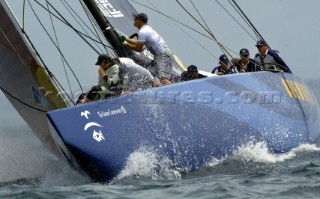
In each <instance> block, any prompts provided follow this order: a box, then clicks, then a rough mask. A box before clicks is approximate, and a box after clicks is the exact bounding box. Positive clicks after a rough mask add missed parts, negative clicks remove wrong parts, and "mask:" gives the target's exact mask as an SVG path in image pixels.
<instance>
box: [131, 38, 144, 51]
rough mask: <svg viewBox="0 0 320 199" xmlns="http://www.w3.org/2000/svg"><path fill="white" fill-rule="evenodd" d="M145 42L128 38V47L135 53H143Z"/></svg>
mask: <svg viewBox="0 0 320 199" xmlns="http://www.w3.org/2000/svg"><path fill="white" fill-rule="evenodd" d="M144 43H145V42H142V41H138V40H135V39H130V38H127V46H128V47H129V48H131V49H132V50H134V51H141V50H142V48H143V46H144Z"/></svg>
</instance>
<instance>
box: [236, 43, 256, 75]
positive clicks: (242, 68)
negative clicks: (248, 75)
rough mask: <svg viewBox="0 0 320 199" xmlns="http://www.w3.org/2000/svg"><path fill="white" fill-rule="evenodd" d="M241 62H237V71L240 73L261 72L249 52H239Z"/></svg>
mask: <svg viewBox="0 0 320 199" xmlns="http://www.w3.org/2000/svg"><path fill="white" fill-rule="evenodd" d="M239 55H240V60H239V61H237V64H236V65H237V69H238V71H239V72H253V71H260V70H261V69H260V67H259V66H258V65H257V64H256V62H255V61H254V60H253V59H251V58H250V53H249V50H248V49H246V48H242V49H241V50H240V52H239Z"/></svg>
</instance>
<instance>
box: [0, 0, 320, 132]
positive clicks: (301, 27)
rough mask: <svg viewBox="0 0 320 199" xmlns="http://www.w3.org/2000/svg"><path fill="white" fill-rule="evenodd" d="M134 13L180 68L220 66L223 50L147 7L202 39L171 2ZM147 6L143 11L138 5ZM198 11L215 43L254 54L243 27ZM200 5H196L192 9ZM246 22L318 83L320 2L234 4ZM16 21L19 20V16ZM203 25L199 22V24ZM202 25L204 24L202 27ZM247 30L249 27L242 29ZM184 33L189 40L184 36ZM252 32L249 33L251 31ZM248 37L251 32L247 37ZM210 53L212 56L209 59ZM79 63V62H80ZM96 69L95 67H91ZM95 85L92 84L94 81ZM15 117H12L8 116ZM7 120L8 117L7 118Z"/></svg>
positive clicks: (203, 1) (205, 8) (152, 0)
mask: <svg viewBox="0 0 320 199" xmlns="http://www.w3.org/2000/svg"><path fill="white" fill-rule="evenodd" d="M180 1H181V2H184V4H185V5H186V6H187V7H188V9H189V10H190V11H191V12H192V13H193V15H194V16H195V17H196V18H198V19H200V17H199V15H198V14H197V13H196V12H195V10H194V8H192V7H191V6H190V1H186V0H180ZM8 2H9V3H10V5H11V6H12V9H14V10H15V11H19V10H21V9H20V7H19V6H18V5H17V1H16V0H8ZM130 2H131V3H132V5H133V6H134V7H135V8H136V9H137V10H138V12H145V13H147V14H148V16H149V24H150V25H151V26H152V27H153V28H154V29H156V30H157V31H158V32H159V33H160V34H161V35H162V36H163V38H164V39H165V40H166V42H167V43H168V45H169V47H170V48H171V49H172V51H174V53H175V54H176V55H177V56H178V57H179V58H180V59H181V60H182V61H183V62H184V64H185V65H187V66H188V65H190V64H194V65H197V66H198V67H199V68H200V69H202V70H206V71H211V70H212V68H213V67H214V66H216V65H217V64H218V61H217V59H216V58H217V57H219V56H220V55H221V53H222V52H221V50H220V49H219V48H218V47H217V45H216V43H215V42H214V41H212V40H209V39H207V38H205V37H203V36H201V35H199V34H198V33H195V32H193V31H191V30H190V29H188V28H185V27H183V26H182V28H183V29H184V31H182V30H181V29H179V28H178V27H177V26H176V25H175V23H173V22H172V20H170V19H168V18H167V17H165V16H162V15H160V14H159V13H156V12H154V11H152V10H151V9H149V8H147V7H152V8H155V7H156V8H158V9H159V10H160V12H163V13H164V14H166V15H169V16H171V17H173V18H175V19H177V20H178V21H180V22H182V23H184V24H187V25H188V26H190V27H192V28H195V29H197V30H198V31H200V32H202V33H205V31H204V30H203V29H202V28H201V27H200V26H199V25H198V24H196V23H195V22H194V21H193V19H192V18H191V17H189V16H188V15H187V14H186V13H185V12H184V11H183V10H182V8H181V7H179V6H178V4H177V2H176V1H175V0H161V1H159V0H135V1H130ZM137 2H139V3H140V4H143V5H146V6H147V7H145V6H142V5H139V3H137ZM193 2H195V5H196V6H197V9H198V10H199V11H200V13H201V15H202V17H203V18H204V19H205V22H206V23H207V24H208V26H209V27H210V29H211V31H212V32H213V34H214V35H215V36H216V38H217V39H218V41H219V42H221V43H222V44H224V45H225V46H227V47H228V48H230V49H231V50H232V51H233V52H235V54H233V56H237V53H238V52H239V50H240V49H241V48H244V47H245V48H248V49H249V51H250V54H251V57H253V56H254V54H255V53H256V48H255V46H254V45H255V40H254V39H253V38H251V37H250V36H249V35H248V34H247V33H246V32H245V31H243V30H242V29H241V27H240V26H239V25H238V24H237V23H236V22H235V21H234V20H233V19H232V18H231V17H230V16H229V15H228V14H227V13H226V12H225V11H224V10H223V9H222V8H221V7H220V6H219V4H217V1H215V0H198V1H195V0H193ZM196 2H199V3H196ZM219 2H221V3H223V5H224V6H226V8H227V9H228V11H230V12H232V15H233V16H234V17H235V18H237V20H239V21H240V22H241V23H242V24H243V22H242V21H241V19H240V18H239V16H238V15H236V14H235V13H234V12H233V11H232V9H231V8H230V6H228V4H227V3H226V2H227V1H226V0H220V1H219ZM237 3H238V4H239V5H240V6H241V8H242V9H243V10H244V12H245V13H246V14H247V16H248V17H249V19H251V20H252V22H253V24H254V25H255V26H256V28H257V29H258V31H259V32H260V33H261V34H262V35H263V37H264V38H265V40H267V42H268V43H269V44H270V46H271V47H272V48H274V49H277V50H279V51H280V53H281V56H282V58H283V59H284V60H285V62H286V63H287V64H288V65H289V66H290V67H291V70H292V71H293V73H295V74H296V75H297V76H299V77H301V78H302V79H310V78H311V79H316V78H320V73H319V72H320V67H319V66H317V64H318V59H317V58H318V57H319V56H320V55H319V50H318V46H320V24H319V17H320V14H319V8H320V1H319V0H308V1H303V0H268V1H266V0H238V1H237ZM17 16H19V15H18V14H17ZM200 21H201V19H200ZM202 23H203V22H202ZM246 29H247V30H249V29H248V27H246ZM185 31H186V32H187V33H188V34H189V35H191V37H190V36H188V35H187V34H186V33H185ZM249 31H250V30H249ZM250 33H252V32H250ZM194 40H197V41H198V42H200V43H201V45H203V46H204V47H205V49H203V48H202V47H201V46H200V45H198V44H197V43H196V42H195V41H194ZM77 48H80V47H79V46H77V47H76V48H75V46H74V45H70V50H69V51H74V52H75V53H76V50H77ZM207 51H209V52H210V53H208V52H207ZM81 58H82V59H81ZM81 58H80V57H79V59H78V60H77V61H78V63H77V65H79V67H81V66H83V67H84V66H85V67H89V66H90V67H91V66H92V65H93V63H94V62H95V60H96V54H95V53H94V52H91V51H88V53H87V54H86V55H85V56H83V55H82V56H81ZM92 67H94V66H92ZM96 69H97V68H93V69H92V71H91V73H90V74H86V75H88V77H89V78H88V79H89V80H88V83H86V85H87V87H86V88H89V87H90V86H91V84H92V82H95V81H96V76H97V73H96ZM92 79H94V80H92ZM0 100H1V102H2V103H0V110H1V112H6V111H9V112H10V111H13V112H15V110H13V108H12V107H11V106H10V105H9V106H8V102H7V100H6V99H5V98H4V96H3V94H0ZM11 115H12V117H16V115H15V113H12V114H11ZM10 117H11V116H10ZM6 121H7V120H4V119H3V118H0V127H1V126H3V125H5V124H6Z"/></svg>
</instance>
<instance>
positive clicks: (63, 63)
mask: <svg viewBox="0 0 320 199" xmlns="http://www.w3.org/2000/svg"><path fill="white" fill-rule="evenodd" d="M46 2H47V8H48V10H50V8H49V6H48V1H46ZM48 14H49V17H50V21H51V26H52V29H53V32H54V37H55V40H56V43H57V46H58V48H59V49H60V43H59V40H58V37H57V32H56V29H55V26H54V23H53V20H52V15H51V14H50V13H48ZM60 58H61V62H62V65H63V70H64V73H65V75H66V79H67V82H68V86H69V90H70V92H71V97H72V98H74V96H73V92H72V87H71V83H70V79H69V75H68V71H67V69H66V63H65V62H64V60H63V58H62V57H61V55H60Z"/></svg>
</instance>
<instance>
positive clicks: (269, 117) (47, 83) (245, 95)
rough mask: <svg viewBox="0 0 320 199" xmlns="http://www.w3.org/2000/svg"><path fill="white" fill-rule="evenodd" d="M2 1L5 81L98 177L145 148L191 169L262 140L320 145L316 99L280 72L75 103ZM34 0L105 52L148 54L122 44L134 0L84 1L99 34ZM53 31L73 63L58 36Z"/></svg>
mask: <svg viewBox="0 0 320 199" xmlns="http://www.w3.org/2000/svg"><path fill="white" fill-rule="evenodd" d="M0 2H1V3H0V18H1V21H0V54H1V57H2V59H1V60H0V76H1V78H0V87H1V90H2V91H3V92H4V94H5V96H6V97H7V98H8V100H9V101H10V102H11V103H12V105H13V106H14V107H15V109H16V110H17V111H18V113H19V114H20V115H21V117H22V118H23V119H24V120H25V121H26V123H27V124H28V125H29V126H30V128H31V129H32V130H33V131H34V133H35V134H36V135H37V136H38V138H39V139H40V140H41V141H42V143H43V144H44V145H45V146H46V147H47V148H48V149H49V150H50V151H52V153H54V154H55V155H57V156H58V157H60V158H63V159H65V160H67V161H68V162H69V163H70V165H72V166H73V167H74V168H76V169H78V170H80V171H82V172H83V173H85V174H86V175H88V176H90V177H91V178H92V179H93V180H95V181H99V182H109V181H112V180H113V179H115V178H116V177H117V176H118V175H119V174H120V173H121V171H122V170H123V168H125V166H126V164H127V161H128V158H129V156H130V155H131V154H133V153H135V152H137V151H140V150H147V151H152V152H153V153H155V154H157V155H158V156H159V157H161V159H168V162H169V163H170V167H172V168H174V169H176V170H178V171H181V172H191V171H194V170H197V169H199V168H201V166H203V165H206V164H207V163H209V162H210V161H211V160H212V159H220V158H222V157H225V156H226V155H228V154H231V153H232V152H233V151H234V150H236V149H237V148H238V147H239V146H243V145H245V144H247V143H252V142H253V143H257V142H264V143H266V145H267V147H268V149H269V150H270V151H272V152H274V153H283V152H288V151H290V150H291V149H293V148H296V147H297V146H299V145H301V144H304V143H310V144H317V145H318V144H319V138H320V132H319V129H320V117H319V110H320V109H319V103H318V102H317V100H316V98H315V97H314V95H313V93H312V91H311V90H310V89H309V88H308V86H306V85H305V84H304V82H303V81H302V80H301V79H300V78H299V77H297V76H295V75H294V74H293V73H285V72H283V71H260V72H251V73H235V74H230V75H224V76H212V77H208V78H202V79H198V80H192V81H187V82H181V83H176V84H173V85H168V86H162V87H157V88H152V89H147V90H142V91H137V92H134V93H127V94H125V95H121V96H119V97H114V98H110V99H106V100H101V101H95V102H91V103H87V104H83V105H79V106H75V104H74V99H73V98H72V97H71V96H70V95H69V93H68V92H67V91H66V89H65V87H64V86H63V85H62V84H61V82H60V81H59V77H56V75H55V74H54V73H52V72H51V70H52V69H51V68H49V67H48V66H47V64H45V61H44V60H43V59H42V56H41V53H43V54H45V53H49V54H50V53H51V52H41V53H40V52H39V51H38V50H36V48H35V46H34V45H33V42H32V40H31V39H30V37H29V36H28V34H27V33H26V31H25V29H24V24H20V23H19V22H18V20H17V19H16V17H15V15H14V14H13V13H12V11H11V9H10V7H9V6H8V4H7V2H6V1H5V0H1V1H0ZM34 2H35V4H37V5H38V9H43V10H45V11H46V12H49V14H50V17H52V18H55V19H57V20H58V21H61V22H62V23H63V24H65V25H66V26H68V27H70V29H71V30H73V31H75V32H76V34H77V35H78V36H79V37H80V38H81V39H84V40H85V41H86V42H87V44H88V46H90V47H91V48H92V50H93V51H96V48H95V47H94V45H92V43H99V45H101V46H103V49H102V50H101V51H105V52H106V53H108V52H110V53H113V54H114V55H115V56H123V57H129V58H132V59H133V60H135V61H137V62H139V63H140V64H143V63H144V64H150V63H151V60H152V57H150V54H149V53H148V52H147V51H143V52H138V53H137V52H133V51H131V50H130V49H128V48H126V47H125V46H123V45H122V44H121V40H120V36H121V35H126V36H130V35H131V34H132V33H134V32H135V31H136V30H135V29H133V28H134V27H133V26H132V15H133V14H136V13H137V11H136V10H135V8H134V7H133V6H132V5H131V4H130V3H129V2H128V1H127V0H108V1H107V0H83V1H81V5H82V8H83V10H84V11H85V12H84V13H86V15H87V16H88V19H89V21H90V22H92V25H93V26H94V28H93V29H94V31H93V32H94V34H95V32H97V38H99V39H96V38H91V37H88V35H87V34H85V33H83V32H81V31H79V30H77V29H75V28H74V26H72V25H71V24H70V23H68V21H67V20H66V19H65V18H64V17H63V15H61V13H60V12H58V11H57V10H56V9H55V8H54V7H53V6H52V4H50V3H49V2H48V1H47V4H44V3H43V4H42V3H40V2H39V1H34ZM30 6H31V4H30ZM32 8H33V7H32ZM35 13H36V12H35ZM36 16H37V15H36ZM36 18H37V17H36ZM37 19H38V20H39V21H40V22H41V19H40V18H37ZM42 25H43V24H42ZM48 32H49V31H46V33H48ZM210 34H212V33H210ZM211 36H213V35H211ZM49 40H51V42H52V43H54V44H55V45H54V46H55V47H56V49H57V50H58V52H59V55H61V58H62V59H63V63H65V65H66V66H69V65H68V64H67V62H66V60H65V57H64V56H62V55H63V53H62V49H61V48H60V47H59V43H58V42H57V41H56V40H55V38H54V37H50V39H49ZM71 42H72V41H71ZM106 43H108V44H106ZM221 47H222V48H223V46H221ZM225 50H226V49H225ZM99 52H100V51H99V50H97V53H99ZM8 66H10V67H8ZM90 70H92V69H90ZM70 71H73V70H71V67H70ZM72 74H73V79H74V81H75V82H80V80H79V79H78V78H77V75H76V72H74V71H73V73H72ZM70 84H71V83H70ZM156 167H157V166H156V165H155V168H156Z"/></svg>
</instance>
